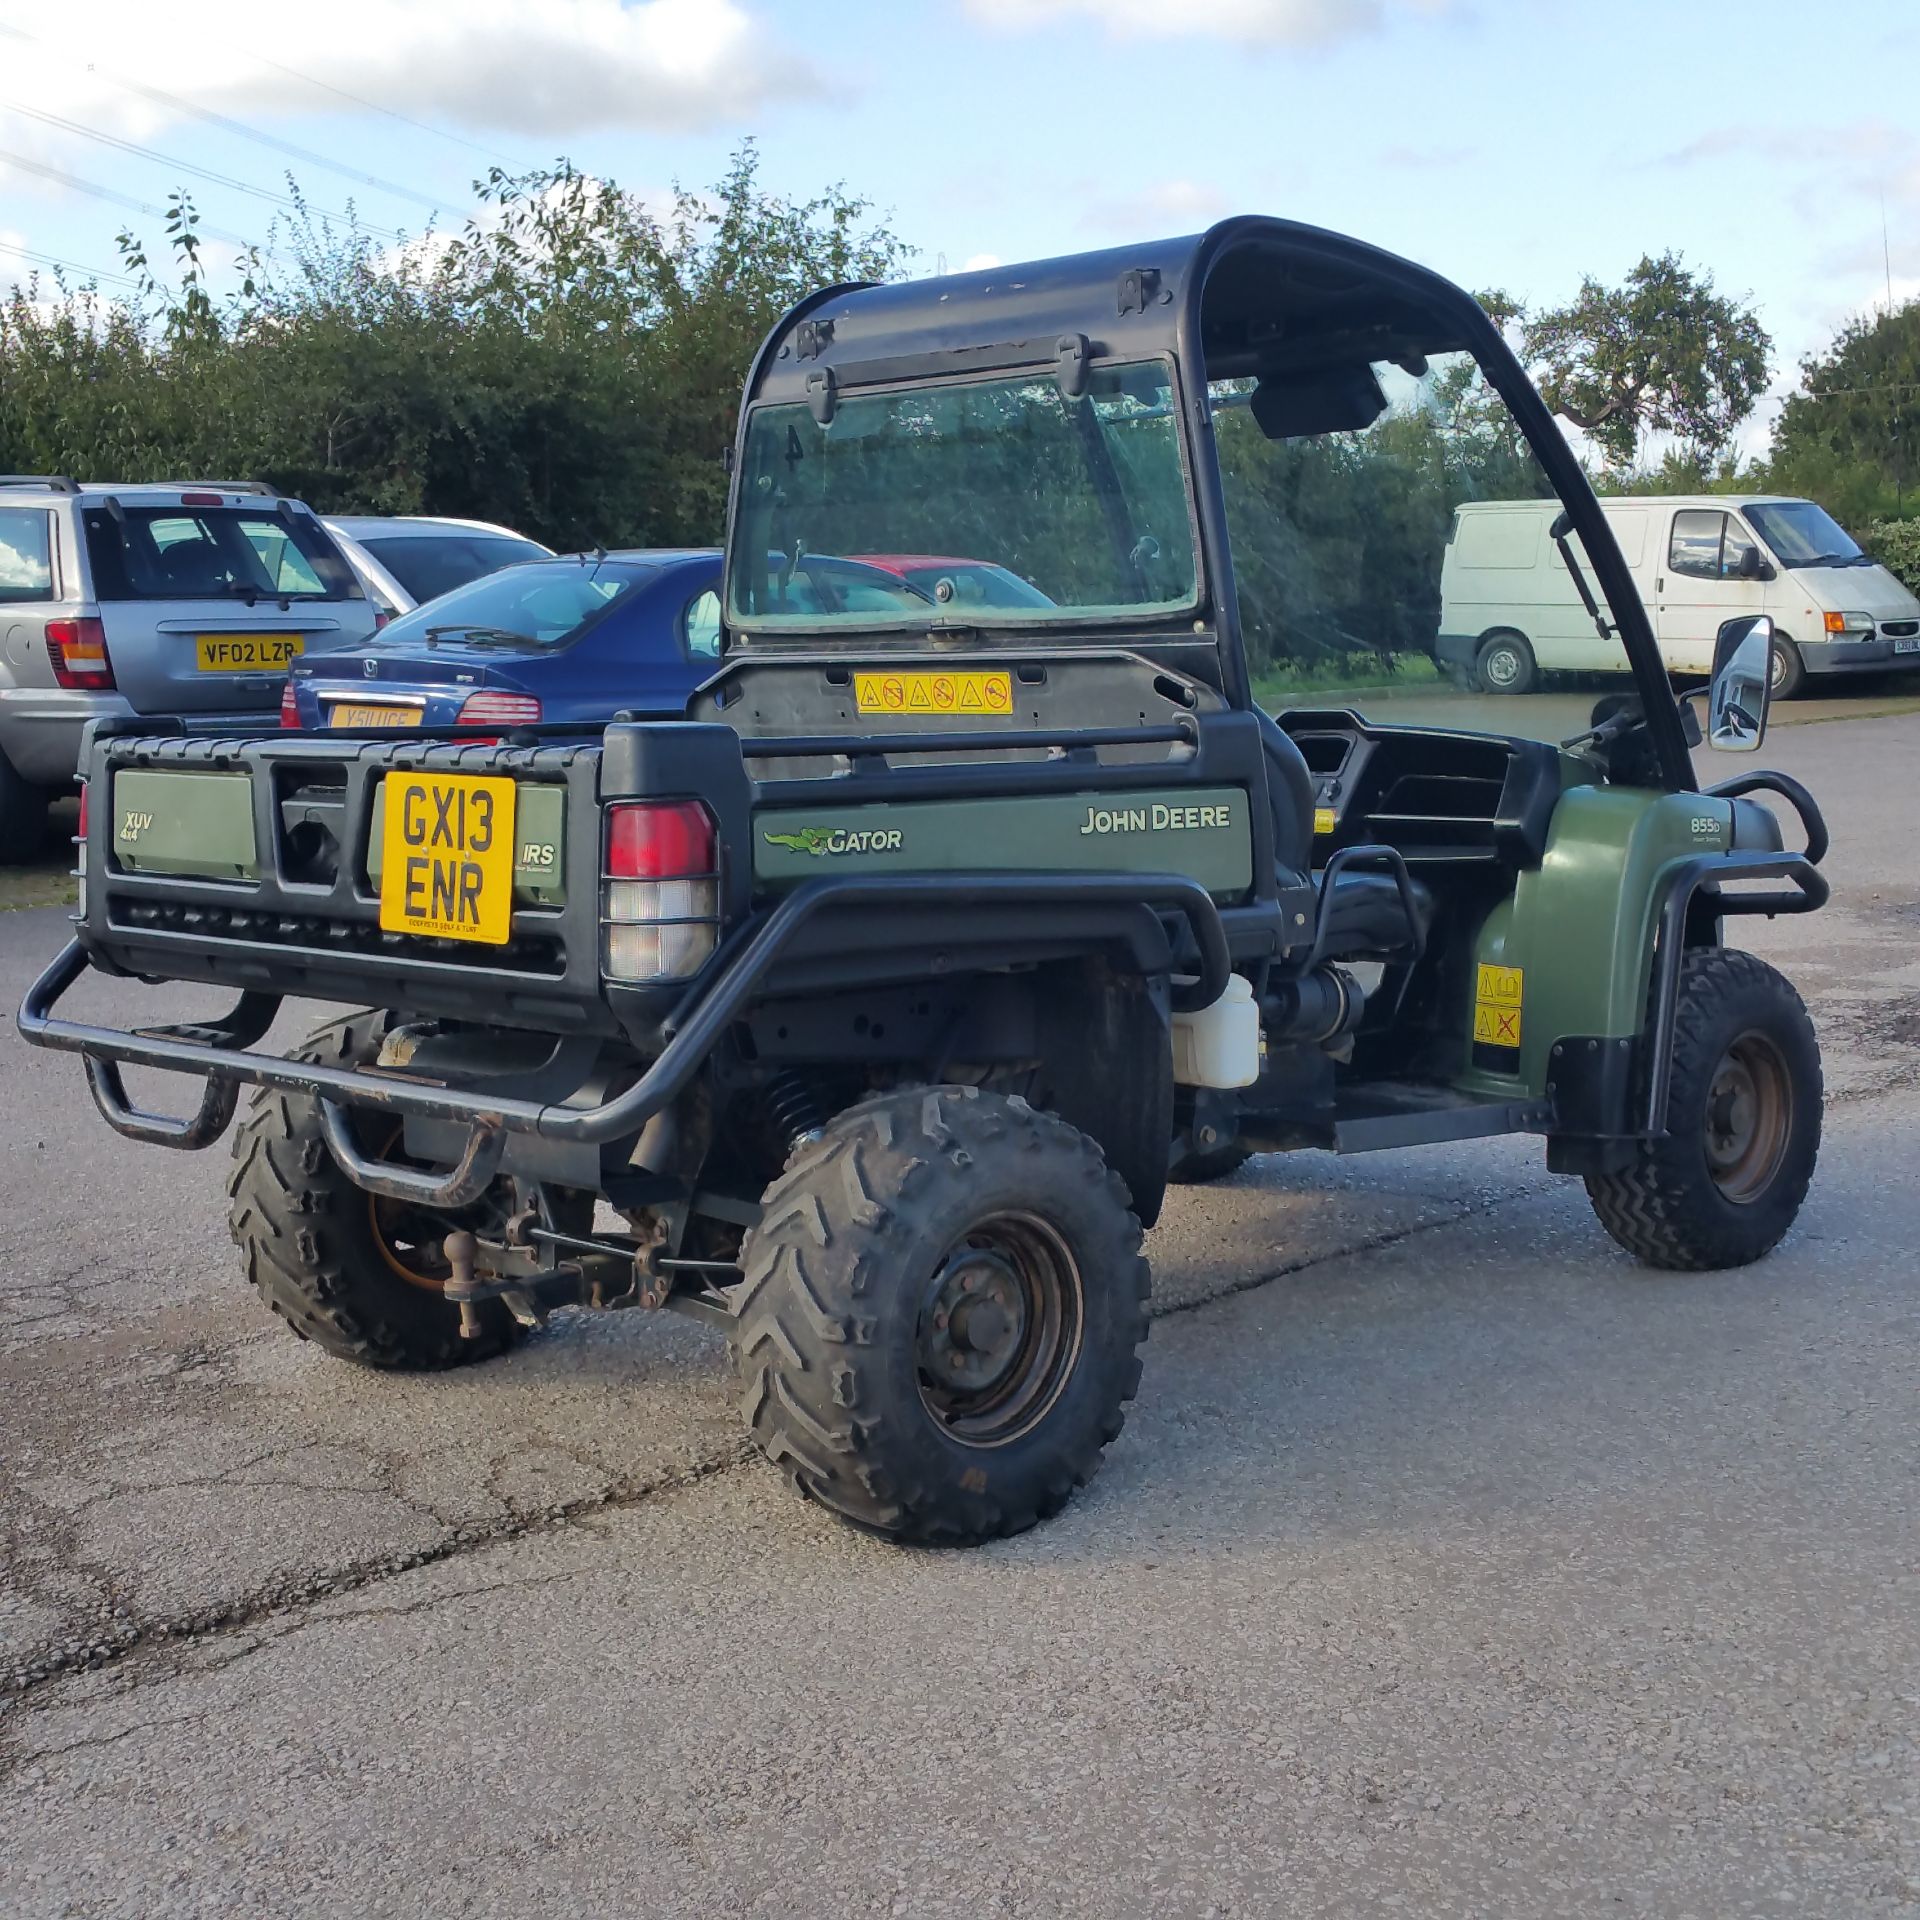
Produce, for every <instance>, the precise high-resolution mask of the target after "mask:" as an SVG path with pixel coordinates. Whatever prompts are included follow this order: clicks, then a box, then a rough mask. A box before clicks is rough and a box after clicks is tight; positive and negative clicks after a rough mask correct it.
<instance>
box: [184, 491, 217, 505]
mask: <svg viewBox="0 0 1920 1920" xmlns="http://www.w3.org/2000/svg"><path fill="white" fill-rule="evenodd" d="M180 504H181V505H182V506H183V507H217V506H219V505H220V496H219V494H217V493H183V494H182V495H181V496H180Z"/></svg>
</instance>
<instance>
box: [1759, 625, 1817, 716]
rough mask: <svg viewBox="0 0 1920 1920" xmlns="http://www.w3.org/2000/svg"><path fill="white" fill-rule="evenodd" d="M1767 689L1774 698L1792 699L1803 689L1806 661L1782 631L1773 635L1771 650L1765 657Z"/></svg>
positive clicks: (1805, 680)
mask: <svg viewBox="0 0 1920 1920" xmlns="http://www.w3.org/2000/svg"><path fill="white" fill-rule="evenodd" d="M1767 680H1768V683H1769V684H1768V691H1769V692H1770V694H1771V695H1772V697H1773V698H1774V699H1775V700H1794V699H1798V698H1799V696H1800V694H1801V693H1802V692H1804V691H1805V688H1806V684H1807V663H1806V661H1805V660H1803V659H1802V658H1801V656H1800V649H1799V648H1798V647H1796V646H1795V645H1794V644H1793V642H1792V641H1791V640H1789V639H1788V638H1787V636H1786V635H1785V634H1784V633H1776V634H1775V635H1774V636H1773V652H1772V653H1771V654H1770V655H1769V656H1768V658H1767Z"/></svg>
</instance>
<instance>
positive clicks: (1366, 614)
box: [1210, 353, 1645, 740]
mask: <svg viewBox="0 0 1920 1920" xmlns="http://www.w3.org/2000/svg"><path fill="white" fill-rule="evenodd" d="M1415 364H1416V365H1419V366H1420V367H1421V368H1422V369H1423V370H1422V371H1420V372H1419V373H1417V374H1415V373H1409V372H1407V371H1405V370H1403V369H1402V368H1401V367H1400V366H1398V365H1389V364H1384V363H1383V364H1378V365H1375V366H1373V367H1372V368H1371V369H1364V368H1358V367H1355V368H1337V369H1334V370H1333V371H1332V372H1331V373H1324V374H1318V375H1314V376H1312V377H1311V380H1309V381H1304V382H1299V383H1297V384H1295V385H1294V386H1293V387H1292V389H1291V395H1290V394H1289V392H1288V391H1287V390H1285V389H1283V390H1282V391H1281V393H1280V395H1279V397H1278V399H1277V400H1275V399H1270V398H1269V396H1266V395H1259V394H1256V390H1255V384H1254V383H1253V382H1252V381H1249V380H1234V381H1220V382H1216V383H1214V385H1213V386H1212V388H1211V389H1210V397H1211V400H1212V404H1213V408H1214V416H1215V439H1216V443H1217V445H1218V447H1219V458H1220V468H1221V484H1222V488H1223V490H1224V493H1225V496H1226V505H1227V522H1228V531H1229V538H1230V540H1231V543H1232V549H1233V566H1234V579H1235V585H1236V589H1237V592H1238V598H1239V603H1240V618H1241V627H1242V631H1243V633H1244V636H1245V641H1246V647H1247V654H1248V670H1249V672H1250V673H1251V674H1252V676H1253V684H1254V696H1255V698H1256V699H1257V700H1258V701H1259V702H1260V704H1261V705H1263V706H1265V707H1267V708H1269V709H1270V710H1273V711H1276V712H1277V711H1281V710H1284V709H1286V708H1289V707H1355V708H1358V709H1361V710H1363V711H1369V712H1371V713H1372V714H1373V715H1374V717H1375V718H1377V719H1379V720H1382V721H1415V722H1430V723H1433V724H1436V725H1440V726H1448V727H1464V728H1470V729H1474V730H1483V731H1488V732H1496V733H1507V734H1518V735H1525V736H1529V737H1532V738H1535V739H1543V740H1559V739H1563V738H1566V737H1568V736H1570V735H1572V734H1575V733H1578V732H1580V731H1581V730H1582V729H1583V728H1584V727H1585V726H1586V725H1587V724H1588V722H1589V717H1590V715H1591V712H1592V709H1593V706H1594V703H1595V701H1596V699H1597V698H1599V697H1600V696H1601V695H1603V694H1606V693H1623V692H1631V691H1632V690H1633V683H1632V681H1631V680H1630V679H1629V678H1628V675H1629V673H1630V671H1631V669H1630V666H1629V662H1628V658H1627V653H1626V650H1625V648H1624V646H1623V645H1622V644H1621V642H1620V641H1619V640H1618V639H1617V638H1614V637H1610V636H1605V635H1602V634H1601V633H1600V632H1599V631H1598V630H1597V629H1596V627H1595V624H1594V621H1593V619H1592V618H1591V617H1590V615H1589V614H1588V613H1587V611H1586V608H1585V606H1584V605H1583V603H1582V601H1581V599H1580V595H1579V590H1578V588H1577V587H1576V585H1575V583H1574V580H1573V577H1572V575H1571V574H1570V573H1569V572H1568V570H1567V567H1566V564H1565V561H1564V560H1563V558H1562V556H1561V553H1560V550H1559V546H1558V544H1557V542H1556V541H1555V540H1554V539H1553V537H1552V529H1553V523H1554V520H1555V518H1556V517H1557V516H1558V514H1559V513H1560V511H1561V502H1560V501H1559V499H1558V498H1556V497H1555V495H1554V493H1553V490H1552V487H1551V485H1550V483H1549V482H1548V480H1547V477H1546V475H1545V473H1544V472H1543V471H1542V470H1541V468H1540V466H1539V464H1538V463H1537V461H1536V460H1535V459H1534V457H1533V454H1532V452H1531V450H1530V449H1529V447H1528V446H1527V443H1526V441H1525V439H1524V437H1523V436H1522V434H1521V432H1520V429H1519V426H1518V424H1517V422H1515V420H1514V419H1513V417H1512V416H1511V414H1510V413H1509V412H1508V411H1507V407H1506V403H1505V402H1504V401H1502V400H1501V399H1500V397H1499V396H1498V395H1497V394H1496V393H1494V391H1493V390H1492V389H1491V388H1490V387H1489V386H1488V385H1487V384H1486V382H1485V380H1484V378H1483V377H1482V376H1481V374H1480V371H1479V369H1478V366H1477V365H1476V363H1475V362H1474V360H1473V358H1472V357H1471V355H1469V354H1466V353H1449V354H1437V355H1434V356H1433V357H1432V358H1431V359H1430V360H1416V361H1415ZM1275 385H1276V386H1279V385H1280V383H1278V382H1276V383H1275ZM1335 401H1337V402H1338V404H1339V405H1340V406H1341V407H1342V408H1346V409H1348V410H1349V414H1350V415H1351V416H1355V417H1358V418H1362V419H1368V420H1369V424H1367V425H1365V426H1354V427H1346V428H1339V427H1337V425H1336V430H1334V431H1316V430H1315V429H1316V427H1318V426H1320V425H1321V424H1322V423H1323V421H1324V418H1325V417H1326V415H1327V412H1328V410H1329V408H1330V407H1331V406H1332V405H1333V403H1334V402H1335ZM1262 415H1264V417H1265V421H1266V424H1265V425H1264V426H1263V424H1262V419H1261V417H1259V416H1262ZM1342 417H1348V416H1347V415H1343V416H1342ZM1293 429H1298V432H1297V434H1295V433H1293V432H1292V430H1293ZM1270 431H1272V432H1277V433H1278V434H1279V435H1281V436H1285V437H1270ZM1642 517H1643V518H1644V517H1645V516H1642ZM1630 532H1631V530H1628V529H1621V528H1618V527H1616V535H1617V536H1618V537H1620V538H1621V539H1622V541H1623V544H1625V543H1626V542H1627V540H1628V538H1629V535H1630ZM1569 546H1570V548H1571V552H1572V555H1573V558H1574V559H1575V561H1576V562H1578V564H1579V566H1580V568H1581V570H1582V572H1583V574H1584V575H1585V578H1586V580H1587V582H1588V584H1589V586H1591V587H1592V588H1593V591H1594V592H1595V594H1596V596H1597V595H1598V591H1599V590H1598V586H1597V584H1596V583H1595V582H1594V579H1593V571H1592V567H1591V565H1590V563H1589V562H1588V560H1587V556H1586V554H1585V552H1584V550H1583V548H1582V546H1581V543H1580V541H1579V539H1578V537H1577V536H1575V537H1573V538H1571V539H1570V541H1569ZM1628 557H1629V560H1630V561H1633V560H1636V559H1637V558H1638V555H1636V554H1629V556H1628ZM1601 612H1602V614H1603V615H1604V614H1606V612H1607V609H1606V606H1605V603H1604V601H1602V603H1601Z"/></svg>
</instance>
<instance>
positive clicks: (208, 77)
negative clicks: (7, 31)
mask: <svg viewBox="0 0 1920 1920" xmlns="http://www.w3.org/2000/svg"><path fill="white" fill-rule="evenodd" d="M189 17H190V18H191V22H192V30H191V31H187V30H186V28H185V21H186V20H187V19H188V18H189ZM30 31H31V32H32V34H33V35H34V36H35V37H34V38H33V39H32V40H16V39H12V38H7V39H5V40H4V41H0V47H4V50H5V60H4V63H3V64H4V66H5V68H6V71H7V77H8V86H7V91H8V92H9V93H13V94H15V96H16V97H18V98H22V99H26V100H29V101H31V102H32V103H33V104H34V105H36V106H37V107H40V108H42V109H43V110H45V111H47V112H50V113H57V114H60V115H63V116H64V117H66V118H69V119H75V120H81V121H83V122H86V123H88V124H97V125H103V126H107V127H111V128H112V129H113V130H115V131H117V132H121V133H125V134H129V135H131V136H132V137H134V138H139V137H140V136H141V135H143V134H146V133H151V132H156V131H158V130H160V129H161V128H163V127H165V126H167V125H168V124H170V123H171V122H173V121H175V120H176V119H177V118H178V117H179V116H178V115H177V114H176V113H175V112H174V110H173V109H171V108H170V107H168V106H167V104H166V103H165V102H163V101H156V100H154V99H153V98H152V97H151V96H149V95H142V94H136V93H130V92H128V91H127V90H126V89H125V88H123V87H119V86H116V85H115V84H114V79H115V78H124V79H130V80H133V81H136V82H138V83H139V84H141V85H144V86H147V87H151V88H154V89H157V90H159V91H161V92H165V93H171V94H177V95H179V96H180V97H182V98H183V99H186V100H189V101H191V102H192V103H193V104H194V105H196V106H201V107H207V108H211V109H213V110H214V111H216V112H225V113H228V114H231V115H232V116H234V117H235V118H239V119H244V120H245V121H247V122H248V123H249V124H256V125H257V124H258V123H260V122H261V121H263V120H271V119H272V118H274V117H275V116H278V115H284V114H289V113H301V114H308V113H316V112H347V113H351V112H354V111H356V109H355V108H354V107H353V105H352V103H351V102H349V101H343V100H341V99H340V98H339V97H338V96H337V95H335V94H331V93H328V92H326V91H324V88H325V87H335V88H339V89H342V90H343V91H345V92H347V93H350V94H354V95H357V96H359V97H360V98H361V99H364V100H370V101H373V102H375V103H376V104H378V105H380V106H384V107H388V108H391V109H393V110H394V111H396V112H399V113H403V114H406V115H407V116H409V117H410V118H413V119H421V120H428V121H442V122H446V123H449V124H452V125H456V126H460V127H464V128H467V129H469V130H477V131H489V132H495V133H501V134H519V135H524V136H529V137H540V138H543V139H544V138H550V137H555V136H560V137H567V136H573V135H577V134H580V133H582V132H590V131H592V130H594V129H596V128H601V127H614V126H620V127H638V128H644V129H646V130H647V131H649V132H657V133H680V132H690V131H694V130H697V129H703V128H709V127H715V126H737V125H740V124H742V123H743V122H744V121H745V120H747V119H749V118H750V117H751V116H753V115H754V114H755V113H757V112H759V111H760V110H761V109H763V108H764V107H766V106H767V105H768V104H769V103H770V102H774V101H778V100H781V99H788V98H793V97H796V96H799V97H806V96H816V95H819V94H821V93H823V92H825V91H826V90H827V88H826V82H825V81H824V79H823V78H822V76H821V75H820V73H819V72H818V70H817V69H815V68H814V67H813V66H811V65H810V64H809V63H808V62H806V61H805V60H804V59H802V58H801V57H800V56H799V55H798V54H796V53H793V52H790V51H788V50H785V49H784V48H783V47H782V46H781V44H780V42H779V41H778V39H777V38H776V37H775V35H774V34H773V33H772V32H771V30H770V29H769V28H768V26H767V25H766V23H765V22H764V21H763V20H761V19H759V18H757V17H756V16H755V15H754V14H753V13H751V12H750V11H749V10H748V9H747V8H746V7H744V6H742V5H740V4H738V0H631V3H630V4H622V0H540V4H539V5H537V6H530V5H527V4H524V0H463V4H461V5H459V6H457V7H455V6H449V5H447V4H446V0H333V3H332V4H331V5H329V6H328V7H327V9H326V13H325V30H324V31H323V32H316V31H315V27H314V17H313V16H312V15H311V14H310V13H307V12H303V11H301V10H300V9H299V8H297V7H294V8H287V7H270V6H269V7H256V6H244V7H243V6H238V5H235V4H233V0H203V4H202V5H201V6H199V7H197V8H195V9H194V10H193V11H192V13H191V15H190V16H188V15H183V14H182V13H181V12H180V11H179V10H178V9H177V8H174V7H165V6H159V7H156V6H153V5H152V4H150V0H97V3H96V4H95V5H92V6H89V7H87V8H85V9H83V10H81V11H79V12H77V13H76V12H69V13H68V14H67V15H66V17H65V18H64V20H63V19H60V18H57V17H55V18H48V19H46V20H45V21H44V23H43V20H42V18H41V17H40V16H38V15H36V16H35V17H34V19H33V25H32V27H31V29H30ZM253 55H259V56H261V57H260V58H258V59H256V58H253V57H251V56H253ZM272 61H279V62H281V63H283V64H282V66H280V67H276V66H273V65H269V64H263V62H272ZM96 63H97V64H96ZM288 68H291V69H294V71H292V72H289V71H286V70H285V69H288ZM303 75H304V76H307V77H306V78H302V77H301V76H303ZM110 76H111V77H110ZM311 81H319V82H321V83H322V86H321V87H315V86H314V85H312V84H310V82H311ZM23 124H31V123H23ZM10 131H11V130H10ZM369 163H370V164H371V165H373V166H374V167H376V168H377V167H378V166H379V164H380V162H379V159H378V156H377V152H375V153H371V154H369Z"/></svg>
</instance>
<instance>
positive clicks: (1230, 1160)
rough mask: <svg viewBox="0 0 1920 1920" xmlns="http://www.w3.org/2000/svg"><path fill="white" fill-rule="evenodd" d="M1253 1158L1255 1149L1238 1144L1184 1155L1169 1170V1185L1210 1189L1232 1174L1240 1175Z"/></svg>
mask: <svg viewBox="0 0 1920 1920" xmlns="http://www.w3.org/2000/svg"><path fill="white" fill-rule="evenodd" d="M1252 1158H1253V1149H1252V1148H1251V1147H1243V1146H1241V1145H1240V1144H1239V1143H1238V1142H1235V1143H1234V1144H1233V1145H1232V1146H1227V1147H1213V1148H1210V1149H1209V1150H1207V1151H1206V1152H1204V1153H1188V1154H1183V1155H1182V1156H1181V1157H1180V1158H1179V1159H1178V1160H1176V1161H1175V1162H1174V1163H1173V1165H1172V1166H1171V1167H1169V1168H1168V1169H1167V1184H1168V1185H1169V1186H1175V1187H1209V1186H1211V1185H1212V1184H1213V1183H1214V1181H1216V1180H1224V1179H1225V1178H1226V1177H1227V1175H1228V1174H1230V1173H1238V1172H1239V1171H1240V1169H1241V1168H1242V1167H1244V1166H1245V1165H1246V1164H1247V1162H1248V1161H1249V1160H1251V1159H1252Z"/></svg>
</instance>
